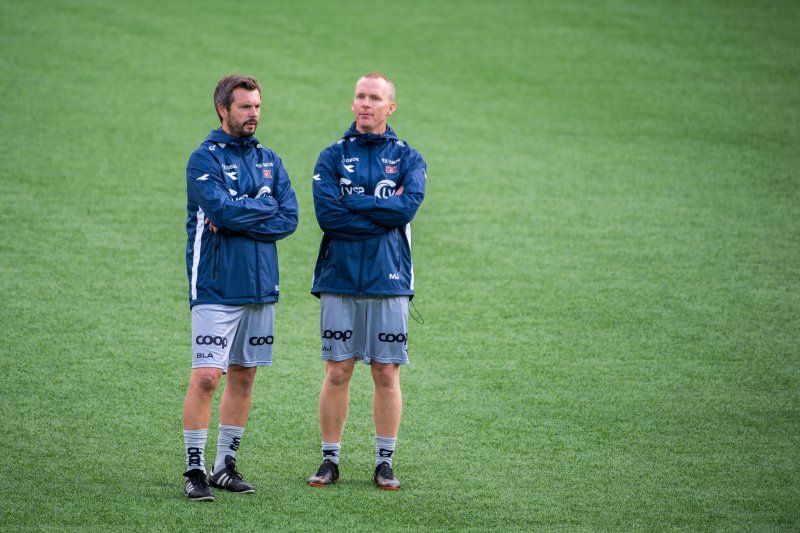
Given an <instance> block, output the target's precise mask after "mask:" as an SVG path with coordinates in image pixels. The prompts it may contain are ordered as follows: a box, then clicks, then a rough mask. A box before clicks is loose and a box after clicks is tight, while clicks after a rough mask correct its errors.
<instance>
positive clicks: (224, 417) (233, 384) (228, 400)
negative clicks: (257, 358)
mask: <svg viewBox="0 0 800 533" xmlns="http://www.w3.org/2000/svg"><path fill="white" fill-rule="evenodd" d="M256 368H257V367H255V366H253V367H245V366H239V365H230V366H229V367H228V375H227V377H226V382H225V390H223V392H222V399H221V400H220V402H219V422H220V424H224V425H226V426H238V427H244V425H245V424H246V423H247V416H248V415H249V414H250V403H251V401H252V399H253V383H255V380H256Z"/></svg>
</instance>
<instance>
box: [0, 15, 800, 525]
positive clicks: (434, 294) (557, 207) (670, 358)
mask: <svg viewBox="0 0 800 533" xmlns="http://www.w3.org/2000/svg"><path fill="white" fill-rule="evenodd" d="M798 20H800V4H798V3H797V2H791V1H788V0H785V1H782V0H774V1H768V2H762V3H758V2H743V1H739V0H734V1H722V0H719V1H712V0H699V1H697V2H689V1H676V2H667V1H662V0H654V1H651V2H637V1H634V0H608V1H602V2H591V1H587V0H584V1H572V2H559V1H556V0H542V1H537V2H527V1H524V0H499V1H494V2H477V1H464V2H456V1H452V0H450V1H441V2H423V1H422V0H413V1H409V2H389V1H385V0H377V1H375V2H371V3H369V4H364V3H360V2H354V1H350V0H348V1H343V2H325V1H323V0H308V1H305V0H299V1H297V2H248V1H246V2H236V3H219V2H210V1H197V2H156V1H152V0H147V1H139V2H132V1H120V2H105V1H101V0H94V1H92V0H64V1H55V0H52V1H45V0H34V1H30V2H23V1H21V0H4V1H3V2H2V3H0V47H2V48H1V49H2V54H0V94H1V95H2V99H1V100H0V126H2V154H3V155H2V167H0V168H1V169H0V179H1V180H2V181H1V184H2V187H0V227H1V228H2V232H1V233H0V311H1V312H0V339H1V340H0V450H2V454H1V455H2V457H3V460H2V463H3V468H2V473H0V529H2V530H4V531H15V532H16V531H61V530H70V531H202V530H208V531H259V530H274V531H304V530H316V531H373V530H384V531H411V530H420V531H425V530H428V531H434V530H451V531H487V530H494V531H514V530H518V531H523V530H524V531H541V530H557V531H629V530H646V531H665V530H684V531H797V530H799V529H800V511H798V508H799V507H800V466H799V465H800V174H799V171H798V169H800V149H799V147H800V90H798V88H799V87H800V32H798V31H797V27H798V25H797V21H798ZM372 70H377V71H381V72H384V73H385V74H387V75H389V76H390V77H391V78H392V79H393V80H394V81H395V83H396V85H397V88H398V97H397V107H398V109H397V113H396V114H395V115H394V117H393V120H392V121H391V124H392V126H393V127H394V129H395V130H396V131H397V132H398V135H399V136H400V137H401V138H405V139H407V140H408V141H409V142H410V143H411V144H412V145H413V146H414V147H415V148H417V149H418V150H419V151H420V152H421V153H422V154H423V155H424V156H425V158H426V160H427V162H428V177H429V182H428V192H427V197H426V200H425V202H424V203H423V205H422V208H421V209H420V211H419V214H418V216H417V218H416V219H415V221H414V223H413V230H414V254H415V255H414V258H415V273H416V289H417V298H416V299H415V300H414V301H415V303H416V306H417V308H418V309H419V311H420V312H421V313H422V315H423V316H424V319H425V323H424V324H423V325H420V324H417V323H415V322H412V325H411V332H410V334H411V341H410V344H409V347H410V353H411V360H412V364H411V365H410V366H409V367H407V368H404V369H403V391H404V406H405V411H404V419H403V424H402V426H401V432H400V439H399V442H398V452H397V455H396V463H395V464H396V470H397V473H398V476H399V477H400V479H401V480H402V481H403V484H404V487H403V489H402V490H401V491H400V492H398V493H382V492H380V491H378V490H377V489H375V488H374V487H373V486H372V485H371V483H370V475H371V467H372V459H373V454H374V441H373V430H372V420H371V392H372V391H371V382H370V378H369V373H368V371H367V369H366V368H361V367H359V368H358V372H357V375H356V376H355V378H354V380H353V384H352V390H351V408H350V415H349V418H348V422H347V426H346V428H345V436H344V439H343V450H342V472H343V477H342V479H341V481H340V482H339V484H338V485H337V486H335V487H332V488H328V489H322V490H320V489H313V488H310V487H307V486H306V484H305V478H306V477H307V476H308V475H309V474H311V473H312V472H313V471H314V470H315V469H316V467H317V466H318V464H319V440H320V437H319V432H318V427H317V411H316V404H317V395H318V391H319V385H320V382H321V377H322V363H321V362H320V361H319V337H318V335H319V332H318V301H317V300H316V299H315V298H314V297H312V296H311V295H310V294H309V293H308V290H309V288H310V281H311V274H312V270H313V265H314V260H315V256H316V252H317V246H318V243H319V237H320V231H319V228H318V226H317V224H316V221H315V220H314V215H313V207H312V199H311V186H310V177H311V170H312V169H313V165H314V162H315V160H316V157H317V154H318V153H319V151H320V150H321V149H322V148H323V147H325V146H327V145H328V144H330V143H332V142H334V141H335V140H336V139H337V138H338V136H339V135H340V134H341V133H342V132H343V131H344V130H345V129H346V128H347V127H348V126H349V124H350V121H351V114H350V108H349V99H350V98H351V97H352V88H353V85H354V83H355V80H356V79H357V78H358V76H359V75H361V74H362V73H364V72H367V71H372ZM232 72H243V73H247V74H251V75H254V76H256V77H258V78H259V79H260V81H261V82H262V86H263V87H264V95H263V101H264V112H263V115H262V121H261V125H260V126H259V131H258V137H259V138H260V139H261V140H262V142H264V143H265V144H268V145H270V146H271V147H272V148H274V149H275V151H276V152H277V153H278V154H280V155H281V157H282V158H283V160H284V162H285V164H286V166H287V168H288V170H289V172H290V175H291V177H292V180H293V184H294V187H295V190H296V191H297V195H298V198H299V201H300V207H301V217H300V226H299V229H298V231H297V233H296V234H295V235H293V236H292V237H290V238H289V239H287V240H285V241H282V242H281V243H280V245H279V253H280V261H281V275H282V277H281V289H282V290H281V293H282V294H281V302H280V304H279V305H278V315H277V321H276V322H277V334H276V339H277V340H276V355H275V360H276V364H275V366H273V367H272V368H271V369H265V370H261V371H260V372H259V376H258V379H257V382H256V390H255V401H254V405H253V409H252V412H251V415H250V420H249V424H248V428H247V432H246V433H245V438H244V440H243V445H242V448H241V450H240V452H239V465H240V468H241V470H242V471H243V472H244V474H245V477H246V479H247V480H249V481H251V482H252V483H254V484H255V485H256V487H257V492H256V493H255V494H253V495H252V496H249V497H247V496H236V495H231V494H227V493H218V495H217V496H218V497H217V500H216V501H215V502H214V503H213V504H197V503H191V502H188V501H187V500H186V498H185V496H184V495H183V488H182V480H183V478H182V477H181V473H182V472H183V456H182V449H181V447H182V437H181V411H182V403H183V396H184V393H185V388H186V384H187V380H188V375H189V366H190V354H189V348H190V344H189V342H190V339H189V334H190V323H189V310H188V305H187V302H188V299H187V280H186V273H185V265H184V260H185V255H184V247H185V239H186V236H185V231H184V222H185V216H186V215H185V208H186V203H185V164H186V160H187V158H188V155H189V153H190V152H191V150H193V149H194V148H195V147H196V146H197V145H198V144H199V143H200V142H201V141H202V140H203V139H204V138H205V136H206V134H207V133H208V132H209V131H210V130H211V129H213V128H215V127H217V126H218V122H217V120H216V116H215V114H214V110H213V105H212V93H213V89H214V85H215V83H216V81H217V80H218V79H219V78H220V77H222V76H223V75H225V74H229V73H232ZM217 423H218V418H217V415H216V413H215V414H214V416H212V428H215V427H216V424H217ZM209 435H210V438H209V448H208V449H209V450H211V451H210V452H209V453H213V446H214V445H215V443H216V431H215V430H213V429H212V431H210V432H209Z"/></svg>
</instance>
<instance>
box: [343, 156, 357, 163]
mask: <svg viewBox="0 0 800 533" xmlns="http://www.w3.org/2000/svg"><path fill="white" fill-rule="evenodd" d="M355 161H358V158H357V157H348V158H347V159H345V158H344V157H342V163H353V162H355Z"/></svg>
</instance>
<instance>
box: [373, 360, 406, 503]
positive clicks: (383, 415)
mask: <svg viewBox="0 0 800 533" xmlns="http://www.w3.org/2000/svg"><path fill="white" fill-rule="evenodd" d="M370 369H371V370H372V381H373V383H374V384H375V395H374V397H373V401H372V416H373V418H374V420H375V476H374V481H375V483H377V484H378V486H379V487H380V488H382V489H386V490H397V489H398V488H400V482H399V481H398V480H397V478H395V477H394V472H393V471H392V456H393V455H394V448H395V443H396V442H397V432H398V430H399V429H400V417H401V416H402V414H403V396H402V394H401V392H400V365H399V364H397V363H387V364H381V363H378V362H377V361H375V360H373V361H372V362H371V363H370Z"/></svg>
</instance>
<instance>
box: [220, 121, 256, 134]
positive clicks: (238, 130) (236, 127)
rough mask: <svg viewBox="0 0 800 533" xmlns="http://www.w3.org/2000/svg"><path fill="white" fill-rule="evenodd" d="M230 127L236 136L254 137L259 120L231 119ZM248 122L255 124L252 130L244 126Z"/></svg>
mask: <svg viewBox="0 0 800 533" xmlns="http://www.w3.org/2000/svg"><path fill="white" fill-rule="evenodd" d="M227 123H228V129H229V130H230V131H231V133H233V136H234V137H252V136H253V135H255V133H256V129H257V128H258V121H256V120H248V121H246V122H231V120H230V119H228V120H227ZM248 124H253V125H254V126H255V128H253V131H252V132H247V131H245V130H244V127H245V126H247V125H248Z"/></svg>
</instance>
